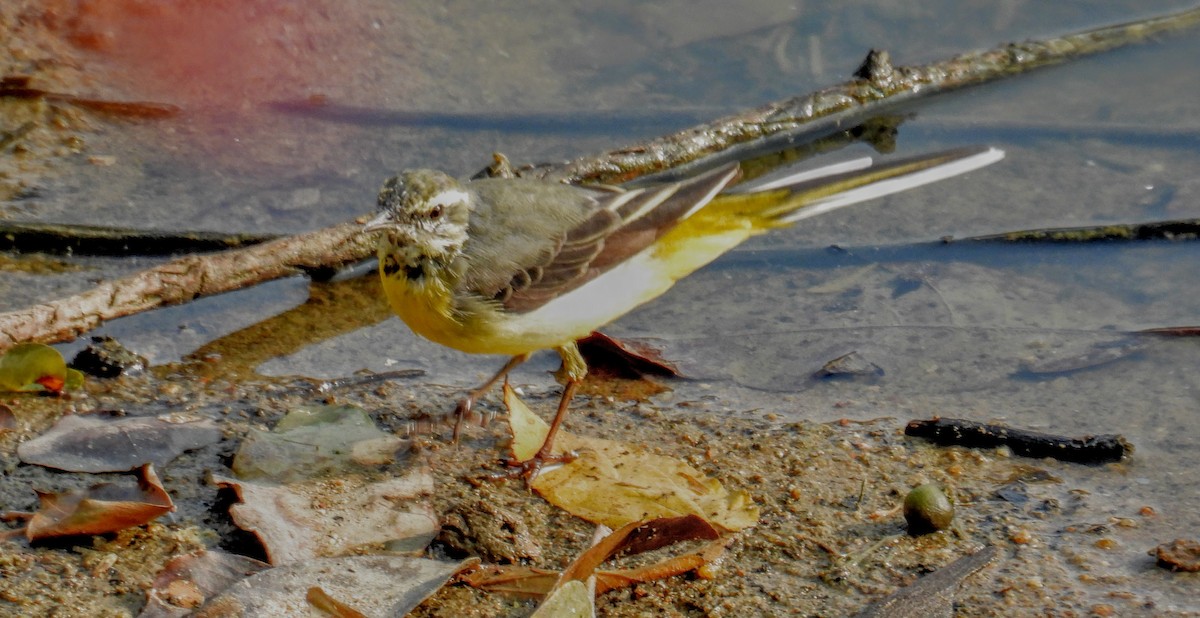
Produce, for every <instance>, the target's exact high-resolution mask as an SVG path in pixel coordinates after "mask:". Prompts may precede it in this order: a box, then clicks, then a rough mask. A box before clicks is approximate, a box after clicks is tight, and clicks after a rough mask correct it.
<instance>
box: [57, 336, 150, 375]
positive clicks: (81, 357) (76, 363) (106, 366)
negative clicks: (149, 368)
mask: <svg viewBox="0 0 1200 618" xmlns="http://www.w3.org/2000/svg"><path fill="white" fill-rule="evenodd" d="M71 367H73V368H75V369H78V370H79V371H82V372H83V373H86V374H88V375H92V376H96V377H97V378H115V377H117V376H119V375H121V374H123V373H124V374H130V373H137V372H139V371H141V370H143V369H145V368H146V359H145V358H142V357H141V356H138V355H137V354H134V353H133V352H131V351H129V349H128V348H126V347H125V346H123V345H121V343H120V342H118V341H117V340H116V339H113V338H112V337H92V343H90V344H89V345H88V347H86V348H84V349H82V350H80V351H79V353H78V354H76V355H75V358H74V360H72V361H71Z"/></svg>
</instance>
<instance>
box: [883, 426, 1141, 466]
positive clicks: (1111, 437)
mask: <svg viewBox="0 0 1200 618" xmlns="http://www.w3.org/2000/svg"><path fill="white" fill-rule="evenodd" d="M904 435H907V436H914V437H918V438H926V439H928V440H932V441H933V442H935V443H936V444H940V445H942V446H967V447H973V448H996V447H998V446H1007V447H1008V448H1009V449H1011V450H1012V452H1013V453H1014V454H1016V455H1022V456H1024V457H1037V458H1043V457H1053V458H1054V459H1057V460H1059V461H1070V462H1074V463H1084V464H1102V463H1111V462H1114V461H1120V460H1122V459H1125V458H1126V457H1129V455H1131V454H1132V453H1133V445H1132V444H1130V443H1129V442H1128V441H1126V440H1125V438H1124V437H1123V436H1120V435H1116V434H1103V435H1096V436H1084V437H1082V438H1069V437H1066V436H1056V435H1053V434H1047V433H1038V432H1036V431H1027V430H1024V429H1013V428H1011V427H1005V426H1003V425H989V424H986V423H978V422H975V421H968V420H963V419H957V418H935V419H932V420H927V421H922V420H916V421H909V423H908V426H907V427H905V428H904Z"/></svg>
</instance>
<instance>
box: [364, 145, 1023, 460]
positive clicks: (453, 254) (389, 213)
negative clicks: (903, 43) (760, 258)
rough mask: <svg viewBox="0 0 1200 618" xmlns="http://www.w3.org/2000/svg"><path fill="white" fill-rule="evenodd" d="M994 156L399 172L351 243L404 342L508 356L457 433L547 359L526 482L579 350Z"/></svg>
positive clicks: (567, 389) (996, 154) (471, 397)
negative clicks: (494, 396) (687, 282)
mask: <svg viewBox="0 0 1200 618" xmlns="http://www.w3.org/2000/svg"><path fill="white" fill-rule="evenodd" d="M1003 157H1004V152H1003V151H1002V150H999V149H996V148H990V147H979V146H973V147H966V148H959V149H954V150H947V151H942V152H936V153H932V154H926V155H919V156H916V157H911V158H907V159H903V160H896V161H891V162H885V163H881V164H874V162H873V161H872V160H871V159H870V158H869V157H867V158H860V159H855V160H852V161H847V162H843V163H838V164H834V165H829V166H825V167H822V168H820V169H817V170H810V171H806V172H800V173H793V174H789V175H786V176H784V177H783V178H780V179H778V180H775V181H769V182H747V183H743V184H738V181H739V180H740V178H741V169H740V167H739V164H738V163H736V162H735V163H732V164H727V165H724V166H721V167H718V168H716V169H713V170H710V171H707V172H704V173H701V174H698V175H696V176H694V177H691V178H687V179H684V180H681V181H678V182H664V183H660V184H652V185H648V186H641V187H639V188H632V189H624V188H621V187H618V186H608V185H571V184H565V183H559V182H551V181H546V180H539V179H525V178H482V179H477V180H469V181H460V180H458V179H455V178H454V177H452V176H450V175H448V174H446V173H444V172H441V171H437V170H430V169H411V170H405V171H402V172H399V173H398V174H396V175H395V176H392V177H390V178H388V179H387V180H386V181H385V183H384V184H383V187H382V189H381V190H380V192H379V197H378V200H377V207H378V210H377V215H376V216H375V217H374V218H373V219H371V220H370V221H369V222H367V223H366V224H365V225H364V227H363V231H364V232H365V233H371V234H377V235H378V238H377V254H378V259H379V269H378V270H379V276H380V279H381V282H382V287H383V290H384V294H385V295H386V297H387V300H388V303H389V305H390V306H391V309H392V310H393V311H394V312H395V313H396V314H397V315H398V316H399V317H400V318H401V319H402V320H403V321H404V322H405V323H406V324H407V325H408V326H409V328H411V329H412V331H413V332H415V333H417V334H418V335H421V336H422V337H425V338H426V339H429V340H431V341H434V342H436V343H439V344H442V345H445V346H448V347H450V348H454V349H457V350H460V351H462V352H467V353H475V354H503V355H508V356H509V360H508V362H506V363H505V364H504V365H503V366H502V367H501V368H500V370H499V371H497V372H496V373H495V374H494V375H493V376H492V377H491V378H489V379H488V380H487V381H486V382H484V383H483V384H482V385H480V386H479V387H478V388H476V389H474V390H471V391H470V392H469V393H468V394H467V395H466V397H465V398H464V399H463V400H461V401H460V402H459V403H458V405H457V407H456V411H455V412H456V414H457V416H458V419H459V421H458V422H459V423H461V422H462V419H463V418H464V417H465V416H466V415H467V414H468V413H469V412H470V411H471V408H472V406H473V405H474V404H475V403H476V402H477V401H478V400H479V399H480V398H481V397H483V396H484V395H485V394H486V393H487V392H488V391H489V390H490V389H491V388H492V387H493V386H494V385H495V384H496V383H497V382H498V381H500V380H501V379H503V378H505V377H506V376H507V375H508V373H509V372H510V371H512V370H513V369H514V368H515V367H517V366H518V365H520V364H521V363H522V362H524V361H525V360H527V359H528V358H529V357H530V355H532V354H533V353H535V352H538V351H541V350H555V351H557V352H558V354H559V356H560V357H561V358H562V364H563V369H564V371H563V373H564V375H565V378H566V380H565V385H564V387H563V392H562V396H561V398H560V399H559V403H558V408H557V411H556V413H555V416H554V420H553V421H552V422H551V424H550V430H549V433H548V434H547V436H546V438H545V440H544V442H543V444H542V446H541V448H540V449H539V451H538V453H537V455H536V456H535V457H534V458H533V459H531V460H528V462H526V464H525V465H526V466H527V473H530V474H531V475H536V474H537V472H538V470H539V469H540V467H541V466H543V465H545V464H546V463H549V462H554V461H561V457H558V456H555V455H554V454H553V450H552V449H553V443H554V438H555V436H556V434H557V432H558V431H559V428H560V427H561V425H562V423H563V420H564V418H565V417H566V415H567V409H568V407H569V405H570V402H571V400H572V399H573V397H574V395H575V392H576V389H577V388H578V387H579V384H580V382H581V381H582V380H583V379H584V377H585V376H586V375H587V363H586V361H585V360H584V358H583V356H582V355H581V354H580V352H579V347H578V346H577V345H576V342H577V341H578V340H579V339H581V338H584V337H586V336H588V335H590V334H591V333H592V332H593V331H595V330H597V329H599V328H600V327H602V326H604V325H606V324H608V323H610V322H613V321H614V320H616V319H618V318H620V317H621V316H623V315H625V314H626V313H628V312H629V311H631V310H632V309H634V308H636V307H638V306H639V305H642V304H644V303H646V302H649V301H650V300H652V299H654V298H656V297H658V296H659V295H661V294H663V293H664V292H666V291H667V290H668V289H670V288H671V286H672V285H673V284H674V283H675V282H676V281H678V280H679V279H681V278H683V277H686V276H687V275H689V274H691V273H692V272H694V271H696V270H698V269H699V268H701V267H703V266H704V265H706V264H708V263H709V262H711V261H712V260H714V259H716V258H717V257H719V256H720V255H722V254H723V253H725V252H726V251H729V250H730V249H732V248H734V247H735V246H737V245H738V244H740V243H741V242H743V241H745V240H746V239H748V238H750V237H751V236H755V235H757V234H761V233H764V232H767V231H770V230H772V229H776V228H780V227H784V226H787V225H791V224H793V223H795V222H797V221H800V220H803V219H806V218H810V217H813V216H817V215H820V214H824V213H827V212H830V211H832V210H835V209H837V208H841V207H843V206H848V205H850V204H855V203H858V202H861V201H864V200H867V199H872V198H875V197H879V196H883V195H888V194H891V193H896V192H899V191H903V190H906V189H909V188H912V187H916V186H920V185H923V184H927V183H931V182H936V181H939V180H942V179H945V178H950V177H952V176H956V175H959V174H963V173H966V172H969V171H972V170H976V169H979V168H981V167H984V166H987V165H990V164H992V163H995V162H996V161H999V160H1000V159H1002V158H1003ZM741 285H751V283H749V282H746V283H742V284H741ZM457 431H458V425H456V428H455V436H456V438H457ZM511 463H513V465H518V464H516V463H515V462H511Z"/></svg>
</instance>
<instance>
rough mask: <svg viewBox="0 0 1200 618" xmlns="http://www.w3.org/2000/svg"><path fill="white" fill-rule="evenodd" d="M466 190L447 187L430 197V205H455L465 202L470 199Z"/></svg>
mask: <svg viewBox="0 0 1200 618" xmlns="http://www.w3.org/2000/svg"><path fill="white" fill-rule="evenodd" d="M468 197H469V196H468V195H467V192H466V191H463V190H462V189H446V190H445V191H442V192H441V193H436V194H434V196H433V197H431V198H429V205H430V206H453V205H454V204H465V203H466V202H467V199H468Z"/></svg>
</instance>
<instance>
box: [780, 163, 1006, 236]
mask: <svg viewBox="0 0 1200 618" xmlns="http://www.w3.org/2000/svg"><path fill="white" fill-rule="evenodd" d="M1003 158H1004V151H1003V150H1000V149H999V148H988V149H987V150H984V151H981V152H979V153H976V154H973V155H971V156H969V157H963V158H962V159H956V160H954V161H951V162H949V163H943V164H941V165H938V166H935V167H931V168H927V169H923V170H920V171H917V172H913V173H911V174H906V175H904V176H895V177H892V178H888V179H885V180H881V181H879V182H874V183H871V184H868V185H863V186H861V187H857V188H855V189H850V190H848V191H845V192H842V193H839V194H837V195H833V196H830V197H828V198H825V199H823V200H818V201H816V202H813V203H812V204H809V205H807V206H805V207H804V208H801V209H800V210H797V211H796V212H794V213H792V214H790V215H788V216H786V217H783V218H781V219H780V221H783V222H785V223H795V222H796V221H800V220H803V219H808V218H811V217H816V216H818V215H823V214H825V213H828V212H830V211H832V210H837V209H838V208H841V207H843V206H850V205H851V204H857V203H859V202H863V201H866V200H872V199H875V198H877V197H883V196H885V195H891V194H893V193H899V192H901V191H907V190H909V189H912V188H915V187H919V186H921V185H927V184H930V183H934V182H937V181H939V180H945V179H947V178H952V177H954V176H958V175H960V174H966V173H967V172H971V171H974V170H977V169H979V168H981V167H986V166H988V165H991V164H993V163H995V162H997V161H999V160H1001V159H1003ZM868 160H869V159H868ZM857 161H860V159H855V160H854V162H857ZM836 165H839V164H835V165H833V166H829V167H830V168H831V167H835V166H836ZM827 169H828V168H820V169H817V170H812V172H809V173H815V172H822V171H825V170H827ZM856 169H861V168H856ZM840 171H841V170H835V171H832V172H826V173H823V174H818V175H817V176H815V177H820V176H828V175H831V174H835V173H839V172H840ZM776 182H781V181H773V182H772V184H774V183H776ZM794 182H795V181H794V180H793V181H792V183H794ZM785 184H789V183H785ZM779 186H784V185H782V184H781V185H779ZM756 190H761V189H756Z"/></svg>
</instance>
